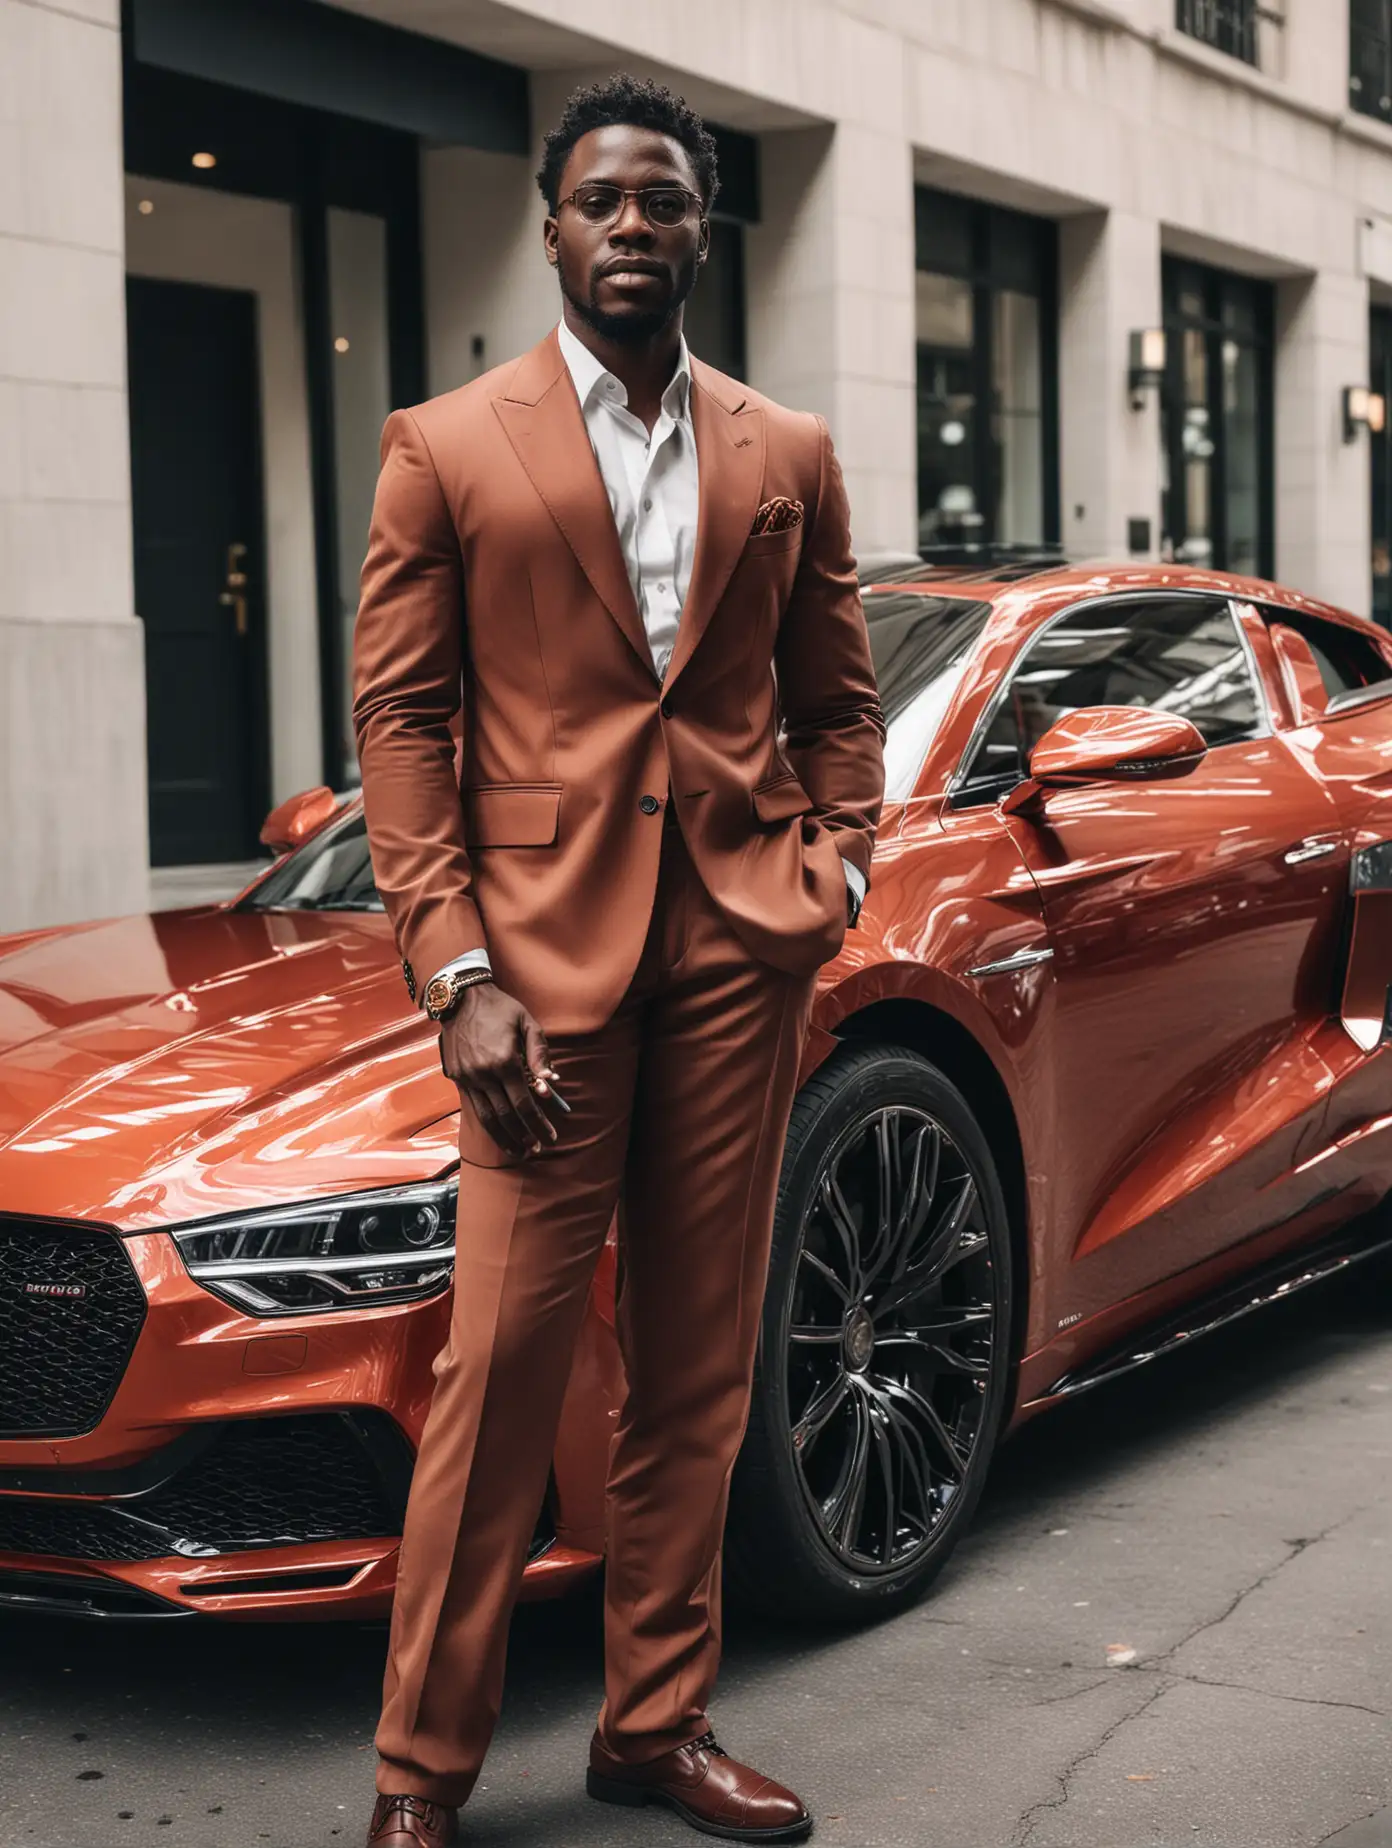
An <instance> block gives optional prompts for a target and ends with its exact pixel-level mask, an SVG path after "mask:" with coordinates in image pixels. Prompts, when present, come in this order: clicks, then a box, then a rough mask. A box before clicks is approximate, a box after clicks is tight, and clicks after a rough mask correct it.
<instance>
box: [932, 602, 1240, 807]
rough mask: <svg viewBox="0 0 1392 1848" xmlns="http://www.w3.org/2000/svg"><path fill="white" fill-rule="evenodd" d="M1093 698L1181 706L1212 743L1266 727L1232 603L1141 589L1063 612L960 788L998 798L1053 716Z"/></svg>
mask: <svg viewBox="0 0 1392 1848" xmlns="http://www.w3.org/2000/svg"><path fill="white" fill-rule="evenodd" d="M1087 706H1144V707H1147V708H1149V709H1150V710H1151V711H1154V712H1175V713H1179V714H1180V715H1181V716H1182V717H1184V718H1186V719H1189V720H1191V721H1192V722H1193V724H1194V725H1195V726H1197V728H1198V730H1199V732H1200V733H1201V734H1202V736H1203V739H1204V742H1205V743H1206V744H1208V745H1209V746H1210V747H1212V746H1216V745H1222V744H1231V743H1233V742H1235V741H1236V740H1237V739H1240V738H1250V737H1253V736H1254V735H1256V734H1257V733H1258V732H1260V731H1261V730H1262V729H1263V728H1264V718H1263V713H1262V707H1261V701H1260V699H1259V698H1258V695H1257V689H1256V683H1255V681H1254V680H1253V678H1252V670H1251V666H1250V664H1249V662H1248V658H1247V651H1246V649H1245V647H1244V646H1243V642H1242V637H1241V635H1240V633H1239V631H1238V628H1237V624H1236V623H1235V622H1234V620H1233V616H1232V612H1231V610H1230V609H1229V608H1228V606H1227V604H1226V602H1224V601H1222V600H1221V599H1217V598H1214V599H1209V598H1205V597H1163V598H1162V597H1154V598H1134V599H1130V600H1123V601H1110V602H1107V603H1102V604H1095V605H1094V606H1093V607H1092V608H1090V609H1081V610H1078V611H1076V612H1070V613H1069V614H1067V615H1065V616H1063V617H1061V618H1060V619H1058V620H1057V621H1055V622H1054V623H1052V624H1051V625H1050V626H1049V627H1048V628H1047V629H1045V630H1044V631H1043V632H1042V633H1041V634H1040V635H1039V636H1037V637H1036V638H1035V640H1034V641H1033V642H1032V643H1031V644H1030V646H1029V648H1028V649H1027V650H1026V652H1025V654H1024V655H1023V657H1022V658H1021V660H1020V661H1019V662H1018V664H1017V665H1016V668H1015V671H1014V673H1013V674H1012V676H1011V680H1010V683H1009V685H1008V687H1007V688H1006V691H1005V694H1004V697H1003V698H1002V699H1001V700H1000V702H999V704H998V706H997V708H996V710H995V712H994V714H993V716H992V718H991V721H990V723H989V725H988V727H987V730H986V733H985V735H984V736H983V737H982V738H981V740H980V742H979V743H978V745H977V746H976V749H975V754H974V756H973V758H972V761H971V764H970V766H969V769H968V773H967V775H966V777H965V778H964V780H963V791H964V792H966V791H970V792H971V793H972V799H980V800H983V801H984V800H992V799H994V796H995V795H996V794H999V793H1003V792H1004V791H1005V790H1007V789H1010V788H1013V787H1014V785H1015V784H1016V783H1018V782H1020V781H1021V779H1022V778H1023V777H1024V776H1025V775H1026V774H1027V769H1028V764H1029V754H1030V752H1031V751H1032V750H1033V749H1034V747H1035V745H1036V744H1037V743H1038V742H1039V740H1040V739H1041V738H1042V737H1043V736H1044V733H1045V732H1046V731H1048V729H1049V727H1050V726H1051V725H1053V724H1054V723H1055V721H1056V720H1058V719H1061V718H1062V717H1063V716H1064V714H1065V713H1069V712H1076V711H1077V710H1079V708H1082V707H1087Z"/></svg>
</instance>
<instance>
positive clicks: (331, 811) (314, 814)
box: [260, 783, 338, 853]
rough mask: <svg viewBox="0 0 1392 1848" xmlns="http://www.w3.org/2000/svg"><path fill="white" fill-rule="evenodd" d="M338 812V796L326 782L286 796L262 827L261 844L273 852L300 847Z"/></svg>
mask: <svg viewBox="0 0 1392 1848" xmlns="http://www.w3.org/2000/svg"><path fill="white" fill-rule="evenodd" d="M337 813H338V797H337V796H336V795H335V794H334V792H333V791H332V790H331V789H330V788H329V787H328V785H327V784H325V783H320V784H318V785H317V787H316V788H314V789H302V790H300V792H299V794H298V795H294V796H287V797H286V798H285V800H284V802H282V803H280V804H278V806H277V807H275V808H273V809H272V810H271V812H270V814H269V815H268V816H267V817H266V819H265V820H264V821H263V822H262V824H261V835H260V839H261V845H262V846H263V847H269V848H271V849H272V850H273V851H274V852H276V853H288V852H289V851H290V849H291V848H292V847H302V846H303V845H304V843H305V842H306V841H307V840H308V839H309V837H310V836H311V835H312V834H317V833H318V832H319V830H320V829H321V828H322V827H323V826H324V824H325V823H326V822H329V821H332V820H333V818H334V816H335V815H336V814H337Z"/></svg>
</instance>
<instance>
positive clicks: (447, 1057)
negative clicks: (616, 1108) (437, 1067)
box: [440, 982, 556, 1155]
mask: <svg viewBox="0 0 1392 1848" xmlns="http://www.w3.org/2000/svg"><path fill="white" fill-rule="evenodd" d="M549 1060H550V1055H549V1053H548V1052H547V1049H546V1035H545V1034H544V1033H543V1032H542V1030H541V1028H540V1027H539V1026H538V1025H537V1023H536V1021H535V1020H533V1019H532V1017H531V1015H530V1014H529V1013H528V1012H527V1010H526V1008H525V1007H523V1005H522V1003H521V1002H520V1001H514V1000H513V998H512V996H511V995H509V994H505V993H504V992H503V990H502V989H501V988H499V987H498V986H497V984H496V983H494V982H476V983H474V984H473V986H472V987H470V988H466V989H465V990H464V993H463V994H462V995H461V996H460V999H459V1005H458V1007H457V1008H456V1009H455V1010H454V1012H453V1013H452V1014H451V1015H450V1017H449V1019H448V1020H446V1021H445V1023H444V1025H443V1026H442V1027H441V1029H440V1064H441V1065H442V1066H443V1068H444V1071H445V1075H446V1076H447V1077H449V1078H453V1080H454V1082H455V1083H456V1084H457V1085H458V1086H459V1088H460V1091H461V1092H462V1093H463V1095H464V1096H465V1098H467V1100H468V1101H469V1103H470V1104H472V1106H473V1109H474V1114H475V1115H476V1116H477V1117H478V1120H479V1122H480V1123H481V1124H482V1125H483V1127H484V1128H485V1129H486V1130H487V1131H488V1133H489V1135H490V1136H492V1138H493V1140H494V1141H495V1142H496V1143H497V1144H498V1146H499V1148H501V1149H505V1150H506V1151H507V1153H508V1154H510V1155H533V1154H535V1153H536V1152H537V1151H538V1150H539V1149H540V1148H541V1147H542V1146H543V1145H544V1144H546V1143H549V1142H554V1141H555V1140H556V1126H555V1124H554V1123H553V1122H552V1121H551V1119H550V1117H549V1116H548V1115H547V1114H546V1110H545V1108H544V1104H543V1100H545V1099H547V1098H549V1097H550V1096H551V1095H552V1093H551V1090H550V1086H549V1084H548V1082H547V1081H548V1079H552V1078H554V1077H555V1075H556V1074H555V1073H554V1072H553V1071H552V1070H551V1067H550V1063H549ZM529 1080H530V1082H529Z"/></svg>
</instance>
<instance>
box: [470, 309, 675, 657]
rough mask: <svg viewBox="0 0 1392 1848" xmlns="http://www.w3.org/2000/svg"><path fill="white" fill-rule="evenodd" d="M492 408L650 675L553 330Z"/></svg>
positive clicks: (643, 637) (609, 514)
mask: <svg viewBox="0 0 1392 1848" xmlns="http://www.w3.org/2000/svg"><path fill="white" fill-rule="evenodd" d="M493 408H494V410H495V411H496V412H497V413H498V417H499V419H500V421H501V422H502V426H503V429H504V430H505V431H506V432H507V436H508V440H509V441H510V442H511V444H512V446H513V448H514V449H515V450H516V452H517V457H518V460H519V461H520V462H521V464H522V466H523V468H524V469H526V471H527V474H528V476H529V477H530V479H531V483H532V486H533V487H534V488H535V489H536V491H537V493H538V494H539V495H540V496H541V498H542V500H543V502H544V503H545V505H546V508H547V511H548V512H549V513H550V515H551V517H552V519H553V520H554V521H555V522H556V525H557V526H558V527H559V528H560V531H561V535H562V537H563V538H564V539H565V541H566V544H567V545H569V547H570V549H571V551H572V552H574V554H575V556H576V559H577V560H578V562H579V565H580V569H581V570H582V571H583V572H584V573H585V576H586V577H587V578H588V579H589V581H590V583H591V585H592V586H593V588H594V592H595V595H596V596H597V597H598V598H599V600H600V601H601V603H603V604H604V606H605V608H606V609H607V610H608V611H609V613H610V615H611V616H612V617H613V618H614V621H615V622H616V623H617V624H618V625H619V627H620V628H621V629H622V630H623V632H624V634H625V635H626V636H627V638H628V640H629V642H630V643H631V644H632V646H633V648H634V651H635V652H636V654H637V655H638V657H639V659H640V660H641V661H642V662H643V664H644V665H645V666H646V667H647V669H648V671H649V673H651V672H652V665H653V662H652V650H651V649H650V648H649V646H648V638H647V633H646V631H645V630H644V628H643V618H642V615H641V613H640V611H639V609H638V604H637V601H636V599H635V598H634V595H633V585H632V584H631V582H630V581H629V576H628V567H627V566H626V565H625V564H624V557H623V548H622V546H621V545H620V544H619V532H618V528H617V526H616V525H615V524H614V513H613V509H612V508H611V507H610V505H609V496H608V494H607V493H606V492H605V488H604V481H603V478H602V476H601V475H600V472H599V464H598V462H596V461H595V454H594V450H593V449H592V448H591V446H590V437H589V432H588V431H587V430H586V428H585V418H584V414H583V413H582V411H581V409H580V401H579V399H578V398H577V397H576V395H575V387H574V385H573V384H572V383H571V378H570V373H569V371H568V370H567V368H566V363H565V360H564V358H563V357H562V355H561V349H560V344H559V342H558V341H557V339H556V336H555V334H554V332H553V333H551V334H548V335H547V337H546V339H545V340H543V341H542V342H541V344H540V345H539V346H535V347H533V348H532V350H531V352H530V353H527V354H524V356H523V357H522V359H521V360H519V362H518V364H517V369H516V371H515V372H514V373H513V375H512V378H511V380H510V381H509V383H508V387H507V390H506V392H505V393H504V395H503V396H502V397H501V398H495V399H494V401H493Z"/></svg>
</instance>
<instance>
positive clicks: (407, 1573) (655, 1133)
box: [377, 810, 815, 1805]
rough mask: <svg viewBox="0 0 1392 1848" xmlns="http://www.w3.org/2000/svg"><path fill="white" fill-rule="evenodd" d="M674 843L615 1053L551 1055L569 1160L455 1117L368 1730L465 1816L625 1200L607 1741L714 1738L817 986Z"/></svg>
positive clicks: (612, 1035) (607, 1032) (419, 1792)
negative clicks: (776, 1232)
mask: <svg viewBox="0 0 1392 1848" xmlns="http://www.w3.org/2000/svg"><path fill="white" fill-rule="evenodd" d="M657 825H662V828H663V841H662V853H661V860H660V865H659V873H658V882H657V894H656V900H655V903H654V907H653V913H652V919H651V923H650V925H649V928H648V932H647V936H646V940H645V943H644V947H643V951H642V955H641V958H640V961H639V964H638V967H637V970H636V972H635V974H634V977H633V980H632V982H631V983H630V985H629V988H628V990H627V992H626V994H625V996H624V998H623V1000H622V1002H621V1003H620V1005H619V1007H618V1009H617V1010H616V1012H615V1013H614V1014H613V1015H612V1017H611V1018H610V1019H609V1020H608V1021H607V1022H606V1024H605V1025H604V1026H603V1027H601V1028H600V1029H599V1030H598V1031H596V1032H593V1033H587V1034H583V1035H575V1036H570V1037H566V1036H558V1037H557V1038H554V1039H552V1040H550V1050H551V1062H552V1065H553V1067H554V1068H555V1070H556V1073H557V1075H558V1079H559V1089H560V1091H561V1093H562V1095H563V1096H564V1097H565V1099H566V1101H567V1102H568V1103H569V1104H570V1105H571V1106H572V1114H571V1115H570V1116H568V1117H564V1118H562V1119H560V1122H559V1130H560V1134H559V1139H558V1140H557V1142H556V1143H555V1144H554V1145H552V1146H551V1147H549V1148H545V1149H544V1150H543V1151H542V1152H541V1153H540V1154H538V1155H534V1156H530V1157H527V1158H526V1159H519V1158H515V1157H512V1156H509V1155H506V1154H504V1153H503V1152H502V1151H501V1150H499V1149H497V1148H496V1146H495V1145H494V1144H493V1143H492V1142H491V1140H490V1139H489V1138H488V1137H487V1136H486V1134H485V1133H484V1132H483V1131H482V1129H481V1128H480V1127H479V1125H478V1123H477V1121H476V1120H475V1118H474V1115H473V1112H472V1110H471V1109H470V1107H469V1106H468V1104H467V1103H466V1104H465V1105H464V1109H463V1113H462V1118H461V1124H460V1152H461V1157H462V1160H461V1166H460V1181H459V1211H458V1228H459V1230H458V1255H457V1258H456V1261H455V1279H454V1304H453V1311H452V1318H451V1325H450V1334H449V1339H448V1342H447V1345H446V1347H445V1349H444V1351H443V1352H442V1353H441V1354H440V1356H439V1358H438V1359H437V1361H436V1363H435V1375H436V1383H435V1390H434V1395H433V1398H432V1401H431V1407H430V1413H429V1416H428V1418H427V1421H426V1425H425V1430H424V1433H423V1436H422V1440H421V1448H420V1455H419V1458H418V1460H417V1464H416V1471H415V1477H414V1480H413V1482H412V1486H411V1495H410V1503H409V1506H408V1509H407V1514H406V1523H405V1532H404V1535H403V1538H402V1546H401V1555H400V1561H399V1566H398V1580H397V1592H396V1602H395V1606H394V1609H393V1613H392V1628H391V1645H390V1652H389V1656H388V1662H387V1672H386V1685H385V1692H384V1703H383V1711H382V1718H381V1724H380V1726H379V1728H378V1733H377V1748H378V1753H379V1756H380V1759H381V1763H380V1765H379V1768H378V1776H377V1785H378V1789H379V1790H381V1791H384V1792H389V1793H407V1794H411V1795H415V1796H420V1797H426V1798H430V1799H433V1800H434V1801H435V1802H438V1803H443V1804H449V1805H456V1804H461V1803H463V1802H464V1801H465V1800H466V1799H467V1797H468V1795H469V1793H470V1791H471V1790H472V1788H473V1785H474V1783H475V1780H476V1779H477V1777H478V1773H479V1770H480V1767H481V1765H482V1763H483V1758H484V1753H485V1752H486V1750H487V1748H488V1743H489V1740H490V1738H491V1736H492V1732H493V1727H494V1724H495V1722H496V1719H497V1715H498V1709H499V1705H500V1702H501V1698H502V1686H503V1668H504V1657H505V1651H506V1642H507V1627H508V1621H509V1618H510V1616H511V1613H512V1608H513V1604H514V1601H515V1599H516V1596H517V1592H518V1589H519V1586H520V1583H521V1577H522V1571H523V1566H524V1562H525V1557H526V1550H527V1545H528V1542H529V1540H530V1538H531V1535H532V1531H533V1528H534V1526H535V1523H536V1520H537V1517H538V1515H539V1513H540V1511H541V1504H542V1500H543V1497H544V1494H545V1490H546V1482H547V1477H548V1472H549V1468H550V1459H551V1455H552V1451H553V1449H554V1447H555V1441H556V1431H557V1425H558V1422H559V1418H560V1412H561V1404H562V1399H563V1397H564V1393H565V1388H566V1383H567V1379H568V1376H569V1371H570V1365H571V1356H572V1352H573V1349H574V1345H575V1342H576V1339H577V1336H578V1334H579V1330H580V1326H581V1321H582V1317H583V1315H584V1312H585V1306H586V1301H587V1297H588V1292H589V1287H590V1283H591V1279H592V1276H593V1273H594V1269H595V1265H596V1262H597V1260H598V1257H599V1254H600V1251H601V1250H602V1248H603V1245H604V1241H605V1237H606V1234H607V1232H608V1229H609V1226H610V1223H611V1221H612V1219H613V1216H614V1212H615V1209H616V1207H619V1206H620V1202H621V1203H622V1204H621V1210H620V1213H619V1228H620V1230H619V1240H620V1246H619V1277H620V1284H619V1295H618V1313H617V1318H616V1321H617V1329H618V1337H619V1343H620V1349H621V1352H622V1356H623V1362H624V1372H625V1377H626V1384H627V1392H626V1399H625V1403H624V1405H623V1408H622V1410H621V1412H620V1415H619V1418H618V1421H617V1425H616V1428H615V1431H614V1434H613V1437H612V1441H611V1445H610V1453H609V1472H608V1484H607V1495H606V1517H605V1518H606V1559H607V1565H606V1582H605V1700H604V1705H603V1707H602V1709H601V1712H600V1716H599V1731H600V1735H601V1737H602V1738H603V1740H604V1742H605V1744H606V1745H607V1746H608V1748H609V1750H610V1751H611V1752H614V1753H615V1754H617V1755H618V1756H619V1757H620V1758H622V1759H624V1760H625V1761H627V1762H629V1763H641V1762H643V1761H645V1760H647V1759H651V1758H655V1757H657V1756H659V1755H660V1754H662V1753H663V1752H667V1751H670V1750H672V1749H673V1748H674V1747H676V1746H680V1745H683V1744H685V1743H686V1742H687V1741H689V1740H691V1739H694V1738H697V1737H699V1736H700V1734H701V1733H703V1732H704V1731H705V1730H706V1728H707V1720H706V1712H705V1709H706V1702H707V1699H708V1697H709V1695H710V1692H711V1688H712V1686H713V1684H714V1681H715V1675H716V1670H717V1667H718V1664H719V1657H720V1630H721V1615H720V1549H721V1537H722V1532H723V1528H724V1522H725V1510H726V1504H727V1500H728V1496H729V1484H730V1475H731V1471H732V1469H733V1467H734V1463H735V1458H736V1455H737V1453H738V1451H739V1447H740V1442H741V1439H742V1437H743V1435H744V1429H745V1423H746V1420H747V1418H748V1413H749V1394H750V1381H751V1376H752V1373H753V1365H754V1352H755V1346H756V1342H757V1338H758V1330H759V1321H760V1311H761V1307H762V1302H763V1295H764V1287H765V1282H766V1278H767V1272H768V1261H769V1245H770V1240H771V1236H772V1224H773V1209H774V1199H775V1195H776V1192H777V1185H778V1173H779V1165H780V1161H781V1158H782V1152H783V1142H784V1136H785V1134H786V1131H787V1125H788V1116H789V1113H790V1111H791V1108H792V1101H793V1096H794V1091H795V1087H796V1082H797V1071H798V1065H799V1060H800V1055H801V1051H802V1046H803V1042H804V1039H805V1035H806V1031H807V1025H808V1020H809V1017H810V1013H811V1006H812V997H813V991H814V986H815V984H814V981H813V978H811V977H806V976H791V975H787V974H785V973H784V972H782V971H781V970H777V969H773V968H771V967H769V966H767V965H765V964H763V963H760V962H757V961H755V960H754V959H753V958H752V957H751V956H750V954H749V952H748V951H747V950H746V949H745V948H744V947H743V945H742V944H741V943H740V941H739V939H738V938H737V937H736V936H735V934H734V932H733V931H732V930H731V929H730V927H729V925H728V924H727V923H726V922H725V920H724V917H723V914H722V913H721V912H720V910H719V909H718V908H717V906H716V905H715V904H714V902H713V901H712V900H711V898H710V897H709V895H708V894H707V892H706V890H705V887H704V886H703V884H702V882H701V879H700V877H699V875H698V873H697V872H696V869H695V867H694V866H693V864H692V862H691V859H690V856H689V853H688V851H687V848H686V845H685V842H684V841H683V838H682V834H681V831H680V828H679V827H678V826H677V825H676V824H675V822H674V820H673V819H672V817H671V812H670V810H668V811H666V812H665V817H664V823H662V824H657ZM793 825H797V824H793ZM541 1024H542V1027H543V1029H544V1028H545V1025H546V1023H545V1021H542V1023H541Z"/></svg>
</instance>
